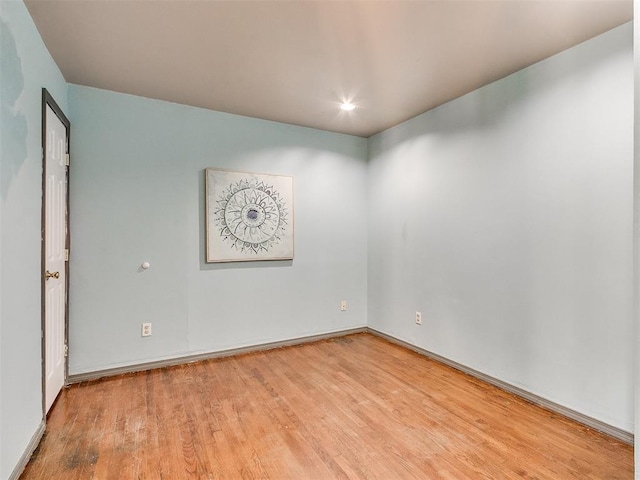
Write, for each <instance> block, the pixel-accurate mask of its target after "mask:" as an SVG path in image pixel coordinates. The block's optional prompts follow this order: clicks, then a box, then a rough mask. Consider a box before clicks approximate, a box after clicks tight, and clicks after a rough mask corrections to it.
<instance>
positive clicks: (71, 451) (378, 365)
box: [20, 334, 633, 480]
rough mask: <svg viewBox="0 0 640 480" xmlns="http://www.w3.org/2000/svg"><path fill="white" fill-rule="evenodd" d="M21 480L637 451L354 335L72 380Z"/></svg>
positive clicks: (414, 467) (435, 466)
mask: <svg viewBox="0 0 640 480" xmlns="http://www.w3.org/2000/svg"><path fill="white" fill-rule="evenodd" d="M20 478H21V479H22V480H34V479H47V480H57V479H60V480H72V479H82V480H85V479H99V480H110V479H114V480H128V479H136V480H140V479H149V480H158V479H164V480H181V479H199V480H200V479H207V480H211V479H253V478H264V479H296V480H299V479H361V478H362V479H364V478H366V479H383V480H392V479H415V478H418V479H455V480H461V479H486V478H495V479H510V478H528V479H554V480H556V479H569V478H575V479H581V480H586V479H599V480H601V479H610V480H611V479H631V478H633V449H632V447H630V446H628V445H625V444H624V443H621V442H619V441H617V440H615V439H612V438H610V437H608V436H606V435H602V434H599V433H596V432H594V431H591V430H589V429H588V428H586V427H584V426H581V425H579V424H577V423H574V422H572V421H570V420H568V419H566V418H564V417H561V416H559V415H556V414H553V413H551V412H548V411H546V410H544V409H542V408H539V407H536V406H534V405H532V404H530V403H527V402H526V401H524V400H522V399H520V398H518V397H516V396H514V395H512V394H509V393H506V392H503V391H501V390H499V389H497V388H495V387H493V386H491V385H488V384H485V383H483V382H481V381H479V380H476V379H474V378H472V377H469V376H467V375H465V374H462V373H460V372H458V371H456V370H453V369H451V368H449V367H446V366H444V365H441V364H439V363H437V362H435V361H433V360H430V359H428V358H425V357H423V356H420V355H418V354H416V353H414V352H411V351H409V350H406V349H404V348H402V347H399V346H397V345H394V344H391V343H389V342H387V341H385V340H383V339H381V338H378V337H375V336H373V335H370V334H357V335H351V336H348V337H342V338H337V339H332V340H326V341H321V342H317V343H312V344H306V345H302V346H298V347H287V348H282V349H276V350H271V351H267V352H258V353H252V354H246V355H241V356H237V357H229V358H224V359H217V360H208V361H204V362H200V363H193V364H187V365H182V366H178V367H171V368H163V369H158V370H153V371H148V372H142V373H136V374H127V375H121V376H118V377H111V378H107V379H103V380H98V381H94V382H87V383H83V384H79V385H74V386H71V387H70V388H68V389H65V390H64V391H63V392H62V394H61V396H60V398H59V399H58V401H57V403H56V405H55V406H54V408H53V410H52V411H51V413H50V416H49V420H48V424H47V432H46V434H45V437H44V439H43V441H42V442H41V444H40V447H39V448H38V450H37V451H36V453H35V454H34V456H33V458H32V459H31V461H30V463H29V465H28V466H27V468H26V470H25V472H24V473H23V475H22V476H21V477H20Z"/></svg>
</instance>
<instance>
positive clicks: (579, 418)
mask: <svg viewBox="0 0 640 480" xmlns="http://www.w3.org/2000/svg"><path fill="white" fill-rule="evenodd" d="M367 331H368V332H369V333H371V334H372V335H377V336H379V337H381V338H384V339H385V340H388V341H390V342H391V343H395V344H396V345H400V346H401V347H404V348H408V349H409V350H413V351H414V352H416V353H419V354H421V355H424V356H425V357H429V358H431V359H433V360H435V361H437V362H440V363H443V364H445V365H448V366H450V367H452V368H455V369H456V370H460V371H461V372H463V373H466V374H467V375H471V376H472V377H475V378H477V379H479V380H482V381H483V382H487V383H489V384H491V385H493V386H494V387H498V388H499V389H501V390H505V391H507V392H509V393H513V394H514V395H517V396H519V397H521V398H524V399H525V400H527V401H529V402H531V403H533V404H535V405H538V406H540V407H543V408H546V409H547V410H550V411H552V412H554V413H557V414H559V415H562V416H564V417H567V418H570V419H571V420H574V421H576V422H578V423H581V424H583V425H585V426H587V427H589V428H592V429H593V430H598V431H599V432H602V433H605V434H607V435H610V436H612V437H614V438H617V439H618V440H620V441H622V442H624V443H628V444H629V445H633V443H634V435H633V433H631V432H627V431H626V430H622V429H620V428H618V427H614V426H613V425H609V424H607V423H604V422H602V421H600V420H597V419H595V418H593V417H589V416H588V415H584V414H583V413H580V412H577V411H575V410H572V409H570V408H567V407H565V406H563V405H560V404H557V403H555V402H552V401H551V400H547V399H546V398H543V397H540V396H538V395H536V394H535V393H531V392H528V391H526V390H523V389H522V388H519V387H516V386H514V385H511V384H510V383H507V382H504V381H502V380H499V379H497V378H494V377H492V376H490V375H486V374H484V373H482V372H479V371H477V370H474V369H472V368H469V367H466V366H464V365H461V364H460V363H457V362H454V361H453V360H449V359H448V358H445V357H442V356H440V355H438V354H436V353H433V352H430V351H428V350H425V349H423V348H420V347H416V346H415V345H412V344H410V343H408V342H405V341H403V340H400V339H398V338H395V337H393V336H391V335H388V334H386V333H384V332H381V331H379V330H375V329H373V328H371V327H368V328H367Z"/></svg>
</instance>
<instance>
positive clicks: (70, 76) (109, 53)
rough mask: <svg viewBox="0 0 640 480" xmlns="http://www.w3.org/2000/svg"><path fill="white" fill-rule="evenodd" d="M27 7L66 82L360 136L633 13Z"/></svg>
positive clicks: (473, 3) (465, 5)
mask: <svg viewBox="0 0 640 480" xmlns="http://www.w3.org/2000/svg"><path fill="white" fill-rule="evenodd" d="M25 4H26V5H27V8H28V9H29V12H30V13H31V16H32V17H33V19H34V21H35V24H36V26H37V28H38V30H39V31H40V34H41V35H42V38H43V39H44V42H45V44H46V45H47V47H48V49H49V51H50V52H51V54H52V55H53V58H54V59H55V61H56V62H57V64H58V66H59V67H60V69H61V70H62V73H63V75H64V77H65V79H66V80H67V81H68V82H70V83H75V84H80V85H87V86H91V87H97V88H104V89H108V90H113V91H116V92H124V93H130V94H134V95H141V96H144V97H149V98H156V99H162V100H168V101H171V102H176V103H182V104H186V105H193V106H197V107H203V108H208V109H212V110H218V111H222V112H230V113H236V114H240V115H247V116H251V117H257V118H263V119H269V120H276V121H278V122H284V123H290V124H295V125H303V126H308V127H314V128H319V129H323V130H330V131H335V132H343V133H348V134H353V135H359V136H363V137H368V136H370V135H372V134H374V133H377V132H379V131H381V130H384V129H386V128H388V127H390V126H393V125H396V124H398V123H400V122H402V121H404V120H407V119H409V118H411V117H414V116H415V115H418V114H420V113H422V112H425V111H427V110H429V109H431V108H434V107H436V106H438V105H441V104H443V103H445V102H447V101H449V100H451V99H453V98H455V97H458V96H460V95H463V94H465V93H468V92H470V91H472V90H474V89H476V88H478V87H480V86H482V85H485V84H487V83H489V82H492V81H494V80H497V79H499V78H501V77H504V76H506V75H508V74H510V73H513V72H515V71H518V70H520V69H522V68H523V67H526V66H528V65H531V64H532V63H535V62H537V61H539V60H542V59H544V58H546V57H548V56H550V55H553V54H555V53H557V52H560V51H562V50H565V49H567V48H569V47H571V46H573V45H575V44H577V43H580V42H582V41H584V40H587V39H589V38H591V37H594V36H596V35H598V34H600V33H603V32H605V31H607V30H609V29H611V28H613V27H616V26H618V25H621V24H622V23H625V22H627V21H630V20H631V19H632V15H633V0H597V1H591V0H424V1H408V0H395V1H394V0H387V1H375V0H371V1H367V0H350V1H308V0H307V1H305V0H289V1H272V0H260V1H240V0H236V1H213V0H210V1H204V0H200V1H193V0H169V1H167V0H136V1H127V0H79V1H74V0H25ZM343 100H351V101H352V102H353V103H354V104H356V105H357V108H356V110H354V111H352V112H342V111H340V110H339V109H338V105H339V103H340V102H341V101H343Z"/></svg>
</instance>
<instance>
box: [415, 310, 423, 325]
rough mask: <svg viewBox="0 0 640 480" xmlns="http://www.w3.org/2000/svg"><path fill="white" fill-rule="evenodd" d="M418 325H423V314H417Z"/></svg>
mask: <svg viewBox="0 0 640 480" xmlns="http://www.w3.org/2000/svg"><path fill="white" fill-rule="evenodd" d="M416 325H422V313H420V312H416Z"/></svg>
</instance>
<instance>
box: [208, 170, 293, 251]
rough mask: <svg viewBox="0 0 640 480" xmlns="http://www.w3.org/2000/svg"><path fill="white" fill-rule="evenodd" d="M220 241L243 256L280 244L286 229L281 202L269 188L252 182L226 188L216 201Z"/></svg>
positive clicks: (262, 183)
mask: <svg viewBox="0 0 640 480" xmlns="http://www.w3.org/2000/svg"><path fill="white" fill-rule="evenodd" d="M216 204H217V209H216V210H215V212H214V215H215V223H216V225H217V226H218V227H220V237H221V238H222V239H223V240H224V241H225V242H230V245H231V247H232V248H234V249H236V250H238V251H240V252H243V253H251V252H253V253H256V254H257V253H258V252H268V251H269V248H271V247H272V246H273V245H277V244H278V243H280V241H281V240H282V235H283V233H284V230H285V228H286V225H287V210H286V207H285V203H284V199H282V198H281V196H280V194H279V193H278V192H276V191H275V190H274V189H273V187H272V186H270V185H268V184H266V183H264V182H262V181H258V180H255V179H245V180H240V181H238V182H237V183H232V184H230V185H229V186H228V187H226V188H225V189H224V190H223V191H222V193H221V194H220V196H219V197H218V198H217V200H216Z"/></svg>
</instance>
